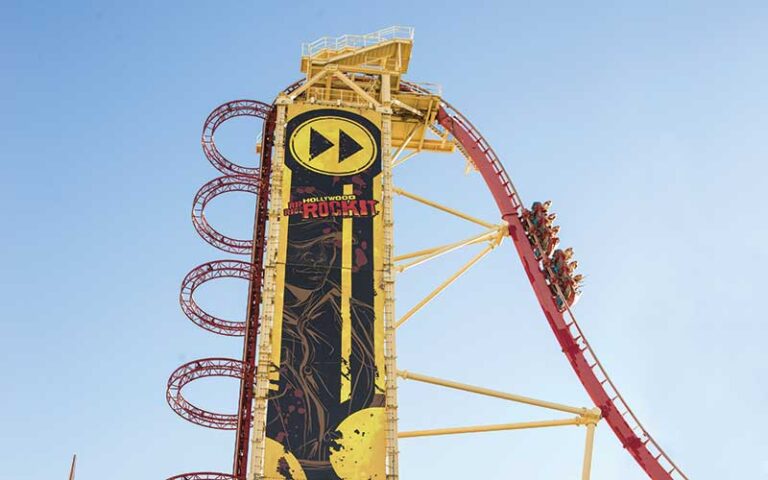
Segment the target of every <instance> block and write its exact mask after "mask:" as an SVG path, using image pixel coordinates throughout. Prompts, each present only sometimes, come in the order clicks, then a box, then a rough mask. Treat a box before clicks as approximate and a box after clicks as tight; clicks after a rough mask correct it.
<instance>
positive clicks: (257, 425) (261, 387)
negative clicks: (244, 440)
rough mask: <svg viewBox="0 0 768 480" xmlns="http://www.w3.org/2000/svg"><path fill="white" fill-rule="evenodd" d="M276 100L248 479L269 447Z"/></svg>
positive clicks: (281, 132) (276, 230) (253, 478)
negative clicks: (268, 412) (268, 411)
mask: <svg viewBox="0 0 768 480" xmlns="http://www.w3.org/2000/svg"><path fill="white" fill-rule="evenodd" d="M276 103H277V106H276V108H277V118H276V120H275V133H274V154H275V156H274V159H273V162H272V176H271V178H270V188H269V190H270V192H269V194H270V205H269V217H268V228H267V244H266V255H265V262H264V286H263V289H262V299H261V302H262V312H261V321H260V322H259V326H260V330H261V331H260V332H259V333H260V334H259V351H258V363H257V367H256V385H255V394H254V399H253V434H252V435H251V449H250V450H251V460H250V467H249V468H248V477H247V478H248V480H261V479H262V478H263V476H264V456H265V450H266V418H267V397H268V395H269V372H270V370H271V359H272V328H273V325H274V315H275V293H276V280H277V269H278V268H279V266H278V261H277V259H278V244H279V240H280V227H281V225H280V223H281V220H280V218H281V216H282V208H283V198H282V183H283V166H284V161H285V158H284V157H285V149H284V143H285V123H286V122H285V118H286V113H287V106H286V104H287V103H290V100H289V99H288V98H287V97H284V96H281V97H280V98H278V101H277V102H276Z"/></svg>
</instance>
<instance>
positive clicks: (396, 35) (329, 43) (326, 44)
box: [301, 26, 413, 57]
mask: <svg viewBox="0 0 768 480" xmlns="http://www.w3.org/2000/svg"><path fill="white" fill-rule="evenodd" d="M398 39H399V40H413V27H401V26H393V27H387V28H384V29H381V30H379V31H377V32H373V33H367V34H365V35H349V34H347V35H342V36H340V37H321V38H319V39H317V40H315V41H314V42H311V43H303V44H302V45H301V55H302V56H303V57H313V56H315V55H316V54H318V53H320V52H322V51H323V50H342V49H345V48H363V47H370V46H372V45H377V44H379V43H383V42H386V41H389V40H398Z"/></svg>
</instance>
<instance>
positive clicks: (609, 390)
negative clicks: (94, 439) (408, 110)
mask: <svg viewBox="0 0 768 480" xmlns="http://www.w3.org/2000/svg"><path fill="white" fill-rule="evenodd" d="M403 88H404V89H406V90H408V91H417V92H421V93H427V92H425V91H423V90H421V89H420V88H419V87H418V86H417V85H415V84H409V83H405V82H404V83H403ZM436 121H437V123H438V124H439V126H440V127H439V128H440V129H442V130H443V132H444V133H448V134H450V135H451V136H452V137H453V138H454V139H455V141H456V142H457V143H458V144H459V145H460V148H461V150H462V151H463V153H465V155H467V156H468V157H469V159H471V161H472V162H473V163H474V165H475V167H477V169H478V171H479V172H480V174H481V175H482V177H483V179H484V180H485V183H486V185H487V186H488V189H489V190H490V191H491V194H492V195H493V198H494V200H495V201H496V205H497V206H498V208H499V212H500V213H501V218H502V219H503V220H505V221H506V222H507V224H508V225H509V235H510V237H511V238H512V240H513V242H514V244H515V248H516V249H517V253H518V255H519V257H520V261H521V262H522V263H523V268H524V269H525V272H526V274H527V275H528V281H529V282H530V284H531V286H532V287H533V290H534V292H535V294H536V298H537V299H538V301H539V304H540V305H541V309H542V310H543V311H544V316H545V317H546V318H547V322H548V323H549V326H550V327H551V328H552V332H553V333H554V334H555V338H557V341H558V342H559V343H560V347H561V348H562V350H563V353H564V354H565V356H566V358H567V359H568V361H569V363H570V364H571V366H572V367H573V370H574V371H575V372H576V375H577V376H578V378H579V380H580V381H581V383H582V385H583V386H584V388H585V389H586V391H587V393H588V394H589V396H590V397H591V398H592V401H593V402H594V403H595V405H596V406H597V407H598V408H599V409H600V411H601V413H602V416H603V418H605V420H606V422H607V423H608V425H609V426H610V427H611V429H612V430H613V432H614V433H615V434H616V436H617V437H618V439H619V441H620V442H621V444H622V445H623V446H624V448H625V449H626V450H627V451H628V452H629V453H630V454H631V455H632V457H633V458H634V459H635V460H636V461H637V463H638V464H639V465H640V467H642V469H643V470H644V471H645V472H646V473H647V474H648V476H649V477H650V478H652V479H653V480H667V479H678V480H679V479H685V480H687V478H688V477H686V476H685V474H684V473H683V472H682V471H681V470H680V468H679V467H677V465H675V463H674V462H673V461H672V459H671V458H670V457H669V455H667V454H666V453H665V452H664V450H662V449H661V447H660V446H659V444H658V443H657V442H656V440H655V439H654V438H653V437H652V436H651V435H650V434H649V433H648V431H647V430H646V429H645V428H644V427H643V425H642V424H641V423H640V420H639V419H638V418H637V416H636V415H635V414H634V412H632V410H631V409H630V408H629V405H628V404H627V402H626V401H625V400H624V398H623V397H622V396H621V394H620V393H619V391H618V389H617V388H616V386H615V384H614V383H613V381H612V380H611V378H610V377H609V376H608V373H607V372H606V371H605V368H604V367H603V365H602V364H601V363H600V361H599V360H598V358H597V355H595V352H594V350H593V349H592V347H591V346H590V344H589V342H588V341H587V338H586V337H585V336H584V332H583V331H582V329H581V327H579V324H578V322H577V321H576V317H575V316H574V315H573V312H571V310H570V309H568V310H567V311H566V312H560V311H558V308H557V304H556V303H555V300H554V298H553V296H552V294H551V292H550V289H549V285H548V284H547V282H546V279H545V276H544V266H543V265H542V262H541V261H540V260H538V259H536V257H535V256H534V253H533V248H532V247H531V244H530V242H529V241H528V239H527V237H526V234H525V229H524V228H523V224H522V219H521V215H522V205H523V204H522V202H521V200H520V196H519V195H518V193H517V191H516V190H515V187H514V185H513V184H512V181H511V180H510V178H509V176H508V175H507V173H506V171H505V170H504V167H503V165H502V164H501V162H500V161H499V158H498V157H497V156H496V153H495V152H494V151H493V148H491V146H490V145H489V144H488V142H487V141H486V140H485V138H483V136H482V135H481V134H480V132H479V131H478V130H477V129H476V128H475V127H474V125H472V123H471V122H470V121H469V120H468V119H467V118H466V117H465V116H464V115H462V114H461V113H460V112H459V111H458V110H456V109H455V108H453V107H452V106H451V105H450V104H448V103H446V102H443V103H442V105H441V107H440V110H439V111H438V114H437V119H436ZM566 314H567V315H566Z"/></svg>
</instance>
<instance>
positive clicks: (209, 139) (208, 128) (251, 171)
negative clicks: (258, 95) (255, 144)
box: [201, 100, 272, 176]
mask: <svg viewBox="0 0 768 480" xmlns="http://www.w3.org/2000/svg"><path fill="white" fill-rule="evenodd" d="M271 111H272V105H270V104H268V103H264V102H259V101H257V100H233V101H231V102H227V103H225V104H223V105H219V106H218V107H216V108H215V109H214V110H213V111H212V112H211V114H210V115H208V118H206V119H205V123H204V124H203V137H202V140H201V141H202V144H203V152H204V153H205V156H206V157H207V158H208V160H209V161H210V162H211V165H213V166H214V167H215V168H216V169H217V170H218V171H220V172H221V173H223V174H225V175H255V176H258V175H259V170H260V167H244V166H242V165H238V164H236V163H233V162H231V161H230V160H227V158H226V157H225V156H224V155H222V154H221V152H219V149H218V148H217V147H216V143H215V142H214V140H213V136H214V134H215V133H216V129H217V128H219V127H220V126H221V124H222V123H224V122H226V121H227V120H229V119H230V118H234V117H257V118H261V119H266V118H267V117H268V116H269V113H270V112H271Z"/></svg>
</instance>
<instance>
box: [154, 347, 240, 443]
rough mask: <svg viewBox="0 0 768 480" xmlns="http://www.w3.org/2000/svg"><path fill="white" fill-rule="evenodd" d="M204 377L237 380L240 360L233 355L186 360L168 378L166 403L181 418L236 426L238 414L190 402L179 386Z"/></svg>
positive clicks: (230, 427)
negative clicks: (201, 406)
mask: <svg viewBox="0 0 768 480" xmlns="http://www.w3.org/2000/svg"><path fill="white" fill-rule="evenodd" d="M205 377H230V378H236V379H238V380H240V379H241V378H242V377H243V362H241V361H240V360H235V359H233V358H203V359H200V360H193V361H191V362H189V363H185V364H184V365H182V366H180V367H179V368H177V369H176V371H174V372H173V373H172V374H171V376H170V378H169V379H168V386H167V388H166V391H165V399H166V400H167V401H168V405H170V406H171V409H172V410H173V411H174V412H176V413H177V414H178V415H179V416H180V417H181V418H183V419H185V420H187V421H189V422H192V423H194V424H196V425H201V426H203V427H208V428H216V429H219V430H234V429H235V428H236V427H237V414H236V413H235V414H230V413H215V412H210V411H207V410H203V409H202V408H200V407H198V406H196V405H194V404H192V403H190V402H189V401H188V400H187V399H186V398H184V395H182V393H181V390H182V389H183V388H184V387H185V386H186V385H188V384H189V383H191V382H193V381H195V380H198V379H200V378H205Z"/></svg>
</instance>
